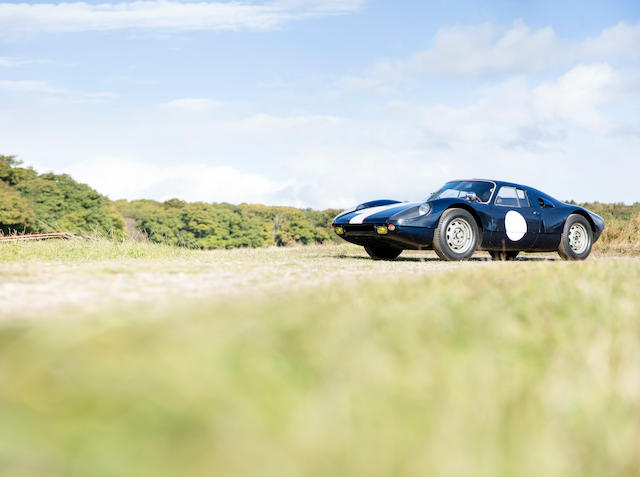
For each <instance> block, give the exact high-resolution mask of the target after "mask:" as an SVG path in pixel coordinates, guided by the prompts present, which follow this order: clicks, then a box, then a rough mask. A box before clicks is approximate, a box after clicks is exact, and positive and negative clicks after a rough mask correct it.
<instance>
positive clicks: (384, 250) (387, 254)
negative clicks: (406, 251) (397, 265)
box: [364, 245, 402, 260]
mask: <svg viewBox="0 0 640 477" xmlns="http://www.w3.org/2000/svg"><path fill="white" fill-rule="evenodd" d="M364 250H365V252H367V253H368V254H369V256H370V257H371V258H373V259H374V260H395V259H396V258H398V256H399V255H400V254H401V253H402V249H401V248H395V247H388V246H385V245H365V246H364Z"/></svg>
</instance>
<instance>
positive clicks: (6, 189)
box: [0, 181, 36, 235]
mask: <svg viewBox="0 0 640 477" xmlns="http://www.w3.org/2000/svg"><path fill="white" fill-rule="evenodd" d="M35 218H36V214H35V212H34V211H33V209H32V208H31V206H30V205H29V202H28V201H27V200H26V199H25V198H24V197H22V196H21V195H20V193H19V192H17V191H16V190H14V189H13V188H12V187H11V186H10V185H9V184H7V183H6V182H4V181H0V232H2V234H5V235H8V234H12V233H24V232H31V231H32V227H33V226H34V224H35Z"/></svg>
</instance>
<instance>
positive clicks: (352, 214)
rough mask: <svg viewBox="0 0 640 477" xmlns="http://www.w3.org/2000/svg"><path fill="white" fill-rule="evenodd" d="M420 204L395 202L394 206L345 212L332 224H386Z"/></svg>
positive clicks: (380, 206) (388, 205)
mask: <svg viewBox="0 0 640 477" xmlns="http://www.w3.org/2000/svg"><path fill="white" fill-rule="evenodd" d="M421 203H422V202H396V203H394V204H387V205H379V206H374V207H367V208H365V209H360V210H355V211H346V212H343V213H341V214H340V215H338V216H337V217H336V218H335V219H334V221H333V223H334V224H342V225H346V224H376V223H383V222H387V221H388V220H389V219H390V218H391V217H392V216H394V215H396V214H399V213H400V212H404V211H406V210H408V209H411V208H413V207H416V206H418V205H420V204H421Z"/></svg>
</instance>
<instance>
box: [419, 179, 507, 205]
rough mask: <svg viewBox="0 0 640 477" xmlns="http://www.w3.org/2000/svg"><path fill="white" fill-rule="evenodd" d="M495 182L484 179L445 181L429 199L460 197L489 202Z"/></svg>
mask: <svg viewBox="0 0 640 477" xmlns="http://www.w3.org/2000/svg"><path fill="white" fill-rule="evenodd" d="M494 188H495V184H494V183H493V182H486V181H454V182H447V183H446V184H445V185H444V187H443V188H442V189H440V190H439V191H437V192H434V193H433V194H431V197H429V200H434V199H446V198H460V199H468V200H478V201H480V202H489V199H491V194H492V193H493V189H494Z"/></svg>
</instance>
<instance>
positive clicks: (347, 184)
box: [0, 0, 640, 208]
mask: <svg viewBox="0 0 640 477" xmlns="http://www.w3.org/2000/svg"><path fill="white" fill-rule="evenodd" d="M484 3H485V4H484V5H481V4H480V2H471V1H467V2H465V1H453V0H450V1H444V0H442V1H433V2H426V1H396V2H389V1H387V2H383V1H367V0H318V1H309V0H283V1H279V0H274V1H262V2H258V1H247V2H242V1H237V2H222V1H218V2H191V1H175V0H148V1H140V2H119V1H113V2H112V3H109V2H108V1H100V2H97V1H87V2H83V3H81V2H70V3H55V2H53V1H52V0H48V1H41V2H20V3H18V2H1V1H0V31H3V34H2V36H0V112H1V113H2V114H0V153H4V154H15V155H18V156H19V158H20V159H22V160H23V161H25V163H27V164H31V165H34V166H35V167H36V168H38V169H39V170H52V171H56V172H69V173H71V174H72V175H73V176H74V177H76V178H77V179H79V180H81V181H83V182H87V183H89V184H90V185H92V186H93V187H95V188H97V189H98V190H99V191H100V192H103V193H105V194H107V195H109V196H110V197H111V198H113V199H118V198H129V199H135V198H154V199H158V200H165V199H168V198H171V197H180V198H183V199H186V200H203V201H229V202H235V203H239V202H261V203H268V204H288V205H296V206H305V207H306V206H310V207H315V208H324V207H346V206H350V205H352V204H353V203H357V202H362V201H365V200H370V199H374V198H382V197H389V198H398V199H407V200H415V199H419V198H421V197H424V196H426V195H427V194H428V193H429V192H431V191H432V190H434V189H436V188H437V187H438V186H439V185H441V183H442V182H444V181H446V180H449V179H454V178H461V177H492V178H497V179H505V180H513V181H516V182H522V183H526V184H529V185H533V186H537V187H539V188H541V189H543V190H545V191H547V192H549V193H551V194H552V195H555V196H558V198H561V199H569V198H574V199H576V200H601V201H625V202H634V201H640V193H638V187H637V185H636V183H637V180H638V178H640V159H639V158H640V154H639V152H640V96H639V95H640V65H639V63H640V3H638V2H634V1H626V2H624V1H608V2H584V1H582V2H577V1H576V2H573V1H567V2H550V1H549V2H521V1H501V2H484Z"/></svg>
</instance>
